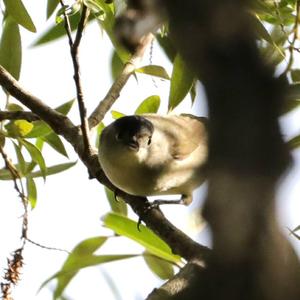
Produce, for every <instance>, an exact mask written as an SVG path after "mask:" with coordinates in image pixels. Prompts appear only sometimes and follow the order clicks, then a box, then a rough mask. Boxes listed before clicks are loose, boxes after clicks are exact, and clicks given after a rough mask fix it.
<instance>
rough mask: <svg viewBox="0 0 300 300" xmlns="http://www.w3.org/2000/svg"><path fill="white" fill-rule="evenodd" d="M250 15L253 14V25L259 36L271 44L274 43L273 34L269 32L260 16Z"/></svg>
mask: <svg viewBox="0 0 300 300" xmlns="http://www.w3.org/2000/svg"><path fill="white" fill-rule="evenodd" d="M250 16H251V24H252V27H253V28H254V31H255V33H256V34H257V35H258V37H259V38H262V39H264V40H265V41H267V42H268V43H270V44H273V43H274V41H273V39H272V37H271V35H270V34H269V32H268V30H267V29H266V28H265V26H264V25H263V24H262V22H261V21H260V20H259V18H258V17H256V16H253V15H250Z"/></svg>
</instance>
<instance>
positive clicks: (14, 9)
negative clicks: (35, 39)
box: [4, 0, 36, 32]
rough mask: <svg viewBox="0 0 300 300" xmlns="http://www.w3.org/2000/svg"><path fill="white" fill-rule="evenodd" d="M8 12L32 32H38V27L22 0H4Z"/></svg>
mask: <svg viewBox="0 0 300 300" xmlns="http://www.w3.org/2000/svg"><path fill="white" fill-rule="evenodd" d="M4 4H5V7H6V9H7V13H8V14H9V15H10V16H12V17H13V18H14V19H15V21H16V22H17V23H18V24H20V25H21V26H23V27H24V28H26V29H27V30H29V31H31V32H36V28H35V26H34V24H33V22H32V20H31V17H30V15H29V14H28V12H27V10H26V8H25V6H24V4H23V3H22V1H21V0H4Z"/></svg>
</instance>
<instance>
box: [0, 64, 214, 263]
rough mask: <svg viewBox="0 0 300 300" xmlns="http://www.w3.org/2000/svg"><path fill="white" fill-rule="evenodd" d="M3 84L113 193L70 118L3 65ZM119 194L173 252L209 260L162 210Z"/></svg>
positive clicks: (141, 199)
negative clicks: (23, 83) (64, 142)
mask: <svg viewBox="0 0 300 300" xmlns="http://www.w3.org/2000/svg"><path fill="white" fill-rule="evenodd" d="M0 85H1V86H2V87H3V88H5V89H6V91H7V92H8V93H9V94H10V95H12V96H13V97H15V98H16V99H18V100H19V101H20V102H21V103H23V104H24V105H25V106H27V107H28V108H30V109H31V110H32V112H33V113H35V114H37V115H38V116H39V117H40V118H41V119H42V120H44V121H45V122H46V123H48V124H49V125H50V126H51V127H52V129H53V130H54V131H55V132H56V133H57V134H60V135H61V136H63V137H64V138H65V139H66V140H67V141H68V142H69V143H70V144H71V145H72V146H73V148H74V150H75V151H76V152H77V153H78V156H79V158H80V159H81V161H82V162H83V163H84V164H85V165H86V167H87V169H88V170H89V173H90V174H91V175H93V176H94V177H95V178H96V179H97V180H98V181H99V182H100V183H101V184H103V185H105V186H107V187H108V188H109V189H111V190H112V191H116V187H115V186H114V185H113V184H112V183H111V182H110V181H109V180H108V178H107V177H106V176H105V174H104V172H103V171H102V170H101V167H100V164H99V161H98V156H97V152H96V151H94V153H93V154H92V155H89V154H88V153H86V152H85V151H84V147H83V144H82V136H81V134H80V132H79V131H78V128H77V127H76V126H75V125H73V124H72V122H71V121H70V120H69V119H68V117H66V116H64V115H62V114H60V113H58V112H57V111H55V110H54V109H52V108H50V107H49V106H47V105H45V104H44V103H43V102H42V101H41V100H40V99H38V98H37V97H35V96H33V95H31V94H30V93H29V92H27V91H26V90H25V89H23V88H22V87H21V86H20V85H19V83H18V82H17V81H16V80H15V79H14V78H13V77H12V76H11V75H10V74H9V73H8V72H7V71H6V70H5V69H4V68H3V67H2V66H0ZM118 195H120V197H122V198H123V199H124V200H125V202H126V203H128V204H129V205H130V206H131V207H132V209H133V210H134V212H135V213H136V214H137V215H138V216H139V217H140V218H142V219H143V221H144V222H145V224H146V225H147V227H149V228H150V229H151V230H152V231H153V232H155V233H156V234H157V235H158V236H159V237H160V238H161V239H162V240H164V241H165V242H166V243H167V244H168V245H169V246H170V247H171V249H172V251H173V252H174V253H176V254H178V255H180V256H182V257H184V258H185V259H186V260H190V259H192V258H195V257H198V258H200V259H206V258H207V257H208V255H209V253H210V251H209V249H208V248H207V247H204V246H202V245H199V244H198V243H196V242H195V241H193V240H192V239H191V238H190V237H188V236H187V235H186V234H184V233H183V232H181V231H180V230H179V229H177V228H176V227H175V226H173V225H172V224H171V223H170V222H169V221H168V220H167V219H166V218H165V216H164V215H163V213H162V212H161V211H160V210H159V209H151V210H149V205H150V204H149V202H148V201H147V199H146V198H145V197H136V196H131V195H128V194H126V193H124V192H120V191H118ZM145 211H147V214H145Z"/></svg>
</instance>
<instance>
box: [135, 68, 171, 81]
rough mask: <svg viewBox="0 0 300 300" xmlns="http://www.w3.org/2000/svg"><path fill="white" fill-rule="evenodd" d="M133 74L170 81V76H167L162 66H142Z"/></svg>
mask: <svg viewBox="0 0 300 300" xmlns="http://www.w3.org/2000/svg"><path fill="white" fill-rule="evenodd" d="M135 72H138V73H142V74H147V75H151V76H156V77H160V78H163V79H167V80H169V79H170V76H169V75H168V73H167V71H166V70H165V68H163V67H162V66H157V65H149V66H144V67H141V68H138V69H136V70H135Z"/></svg>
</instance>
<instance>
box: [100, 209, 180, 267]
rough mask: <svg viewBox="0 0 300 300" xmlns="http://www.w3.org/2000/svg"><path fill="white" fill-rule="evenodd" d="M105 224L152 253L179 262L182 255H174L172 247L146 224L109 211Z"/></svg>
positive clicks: (104, 219) (104, 220)
mask: <svg viewBox="0 0 300 300" xmlns="http://www.w3.org/2000/svg"><path fill="white" fill-rule="evenodd" d="M103 222H104V225H105V226H106V227H108V228H110V229H112V230H113V231H114V232H116V233H117V234H119V235H122V236H126V237H128V238H130V239H132V240H134V241H136V242H137V243H139V244H141V245H142V246H144V247H145V248H146V249H147V250H148V251H149V252H150V253H152V254H154V255H156V256H158V257H161V258H163V259H166V260H168V261H170V262H179V261H180V257H179V256H178V255H174V254H173V253H172V251H171V249H170V247H169V246H168V245H167V244H166V243H165V242H164V241H163V240H161V239H160V238H159V237H158V236H157V235H155V234H154V233H153V232H152V231H151V230H150V229H148V228H147V227H146V226H143V225H140V228H141V231H138V229H137V223H136V222H134V221H132V220H130V219H129V218H127V217H125V216H121V215H118V214H115V213H108V214H107V215H106V216H105V217H104V218H103Z"/></svg>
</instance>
